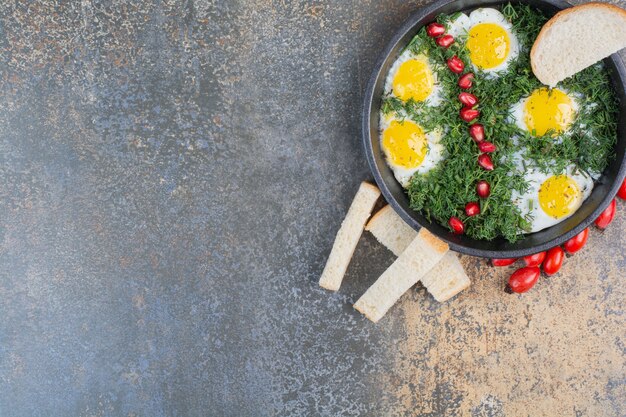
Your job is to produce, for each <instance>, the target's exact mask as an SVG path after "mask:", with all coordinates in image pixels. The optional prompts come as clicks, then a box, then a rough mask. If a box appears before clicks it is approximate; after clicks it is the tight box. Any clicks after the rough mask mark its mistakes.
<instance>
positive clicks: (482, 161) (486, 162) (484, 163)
mask: <svg viewBox="0 0 626 417" xmlns="http://www.w3.org/2000/svg"><path fill="white" fill-rule="evenodd" d="M478 165H480V166H481V167H483V168H485V169H486V170H487V171H493V161H492V160H491V157H490V156H489V155H487V154H486V153H483V154H481V155H479V156H478Z"/></svg>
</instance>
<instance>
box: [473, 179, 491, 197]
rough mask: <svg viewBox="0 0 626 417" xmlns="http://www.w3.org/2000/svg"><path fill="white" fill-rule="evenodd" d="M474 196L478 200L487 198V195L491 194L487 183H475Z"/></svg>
mask: <svg viewBox="0 0 626 417" xmlns="http://www.w3.org/2000/svg"><path fill="white" fill-rule="evenodd" d="M476 194H478V197H480V198H487V197H489V194H491V187H490V186H489V183H488V182H487V181H485V180H480V181H478V182H477V183H476Z"/></svg>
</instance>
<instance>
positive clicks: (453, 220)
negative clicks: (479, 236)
mask: <svg viewBox="0 0 626 417" xmlns="http://www.w3.org/2000/svg"><path fill="white" fill-rule="evenodd" d="M448 225H450V228H451V229H452V232H454V234H456V235H460V234H463V231H464V230H465V225H464V224H463V222H462V221H461V219H459V218H458V217H454V216H452V217H450V220H448Z"/></svg>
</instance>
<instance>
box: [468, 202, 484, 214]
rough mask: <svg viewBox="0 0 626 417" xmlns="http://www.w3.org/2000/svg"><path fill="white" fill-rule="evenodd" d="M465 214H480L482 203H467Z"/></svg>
mask: <svg viewBox="0 0 626 417" xmlns="http://www.w3.org/2000/svg"><path fill="white" fill-rule="evenodd" d="M465 214H467V217H472V216H475V215H477V214H480V205H479V204H478V203H477V202H475V201H472V202H469V203H467V204H466V205H465Z"/></svg>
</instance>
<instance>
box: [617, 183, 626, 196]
mask: <svg viewBox="0 0 626 417" xmlns="http://www.w3.org/2000/svg"><path fill="white" fill-rule="evenodd" d="M617 196H618V197H619V198H621V199H622V200H626V179H624V182H623V183H622V186H621V187H619V190H618V191H617Z"/></svg>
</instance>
